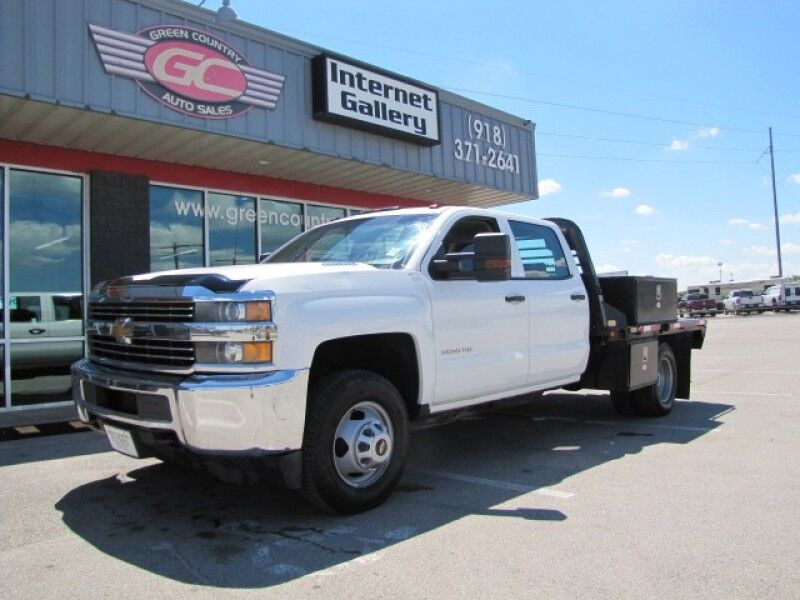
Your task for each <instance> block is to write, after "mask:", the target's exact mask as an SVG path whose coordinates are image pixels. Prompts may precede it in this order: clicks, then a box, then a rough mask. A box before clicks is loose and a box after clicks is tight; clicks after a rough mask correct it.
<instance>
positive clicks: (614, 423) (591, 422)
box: [531, 417, 716, 432]
mask: <svg viewBox="0 0 800 600" xmlns="http://www.w3.org/2000/svg"><path fill="white" fill-rule="evenodd" d="M531 421H562V422H565V423H586V424H589V425H605V426H611V427H625V426H629V425H632V424H634V423H635V425H636V426H637V427H647V428H650V429H675V430H678V431H702V432H711V431H716V427H694V426H692V425H663V424H659V423H650V422H647V421H635V422H633V421H598V420H594V419H574V418H571V417H531Z"/></svg>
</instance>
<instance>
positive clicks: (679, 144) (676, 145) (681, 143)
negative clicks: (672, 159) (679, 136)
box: [667, 140, 689, 152]
mask: <svg viewBox="0 0 800 600" xmlns="http://www.w3.org/2000/svg"><path fill="white" fill-rule="evenodd" d="M688 147H689V142H687V141H686V140H672V143H671V144H670V145H669V146H667V150H672V151H673V152H680V151H681V150H686V149H687V148H688Z"/></svg>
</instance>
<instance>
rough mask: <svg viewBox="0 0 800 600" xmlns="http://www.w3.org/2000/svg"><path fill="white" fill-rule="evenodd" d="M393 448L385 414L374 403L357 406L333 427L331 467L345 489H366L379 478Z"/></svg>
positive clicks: (389, 424)
mask: <svg viewBox="0 0 800 600" xmlns="http://www.w3.org/2000/svg"><path fill="white" fill-rule="evenodd" d="M393 447H394V444H393V432H392V424H391V420H390V419H389V415H388V414H387V413H386V411H385V410H384V409H383V408H382V407H381V406H380V405H379V404H377V403H375V402H359V403H358V404H356V405H355V406H353V407H352V408H350V409H349V410H348V411H347V412H346V413H345V414H344V415H343V416H342V418H341V420H340V421H339V425H338V426H337V427H336V433H335V435H334V438H333V464H334V466H335V467H336V472H337V473H338V475H339V477H341V479H342V480H343V481H344V482H345V483H346V484H347V485H349V486H352V487H357V488H360V487H366V486H368V485H370V484H372V483H374V482H375V481H377V480H378V479H379V478H380V476H381V475H383V472H384V471H385V470H386V467H387V466H388V465H389V461H390V459H391V457H392V450H393Z"/></svg>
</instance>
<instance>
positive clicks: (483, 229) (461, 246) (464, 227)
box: [430, 217, 500, 279]
mask: <svg viewBox="0 0 800 600" xmlns="http://www.w3.org/2000/svg"><path fill="white" fill-rule="evenodd" d="M479 233H500V227H499V226H498V225H497V221H496V220H495V219H492V218H487V217H464V218H463V219H459V220H458V221H456V222H455V223H454V224H453V226H452V227H451V228H450V230H449V231H448V232H447V235H445V236H444V239H443V240H442V245H441V246H440V247H439V249H438V250H437V251H436V254H435V255H434V256H433V260H437V259H442V258H444V257H445V255H446V254H448V253H450V252H472V250H473V249H474V244H473V240H474V239H475V236H476V235H477V234H479ZM433 260H432V261H431V265H433ZM430 274H431V277H433V278H434V279H474V277H475V276H474V275H473V274H472V273H461V272H457V271H455V272H450V273H437V272H436V271H434V270H433V269H432V268H431V270H430Z"/></svg>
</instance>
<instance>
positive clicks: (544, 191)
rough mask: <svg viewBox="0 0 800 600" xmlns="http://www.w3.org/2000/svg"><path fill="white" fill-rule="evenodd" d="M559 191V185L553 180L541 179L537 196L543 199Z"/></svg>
mask: <svg viewBox="0 0 800 600" xmlns="http://www.w3.org/2000/svg"><path fill="white" fill-rule="evenodd" d="M560 190H561V184H560V183H558V182H557V181H556V180H555V179H542V180H541V181H539V196H540V197H542V198H544V197H545V196H549V195H550V194H555V193H556V192H558V191H560Z"/></svg>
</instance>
